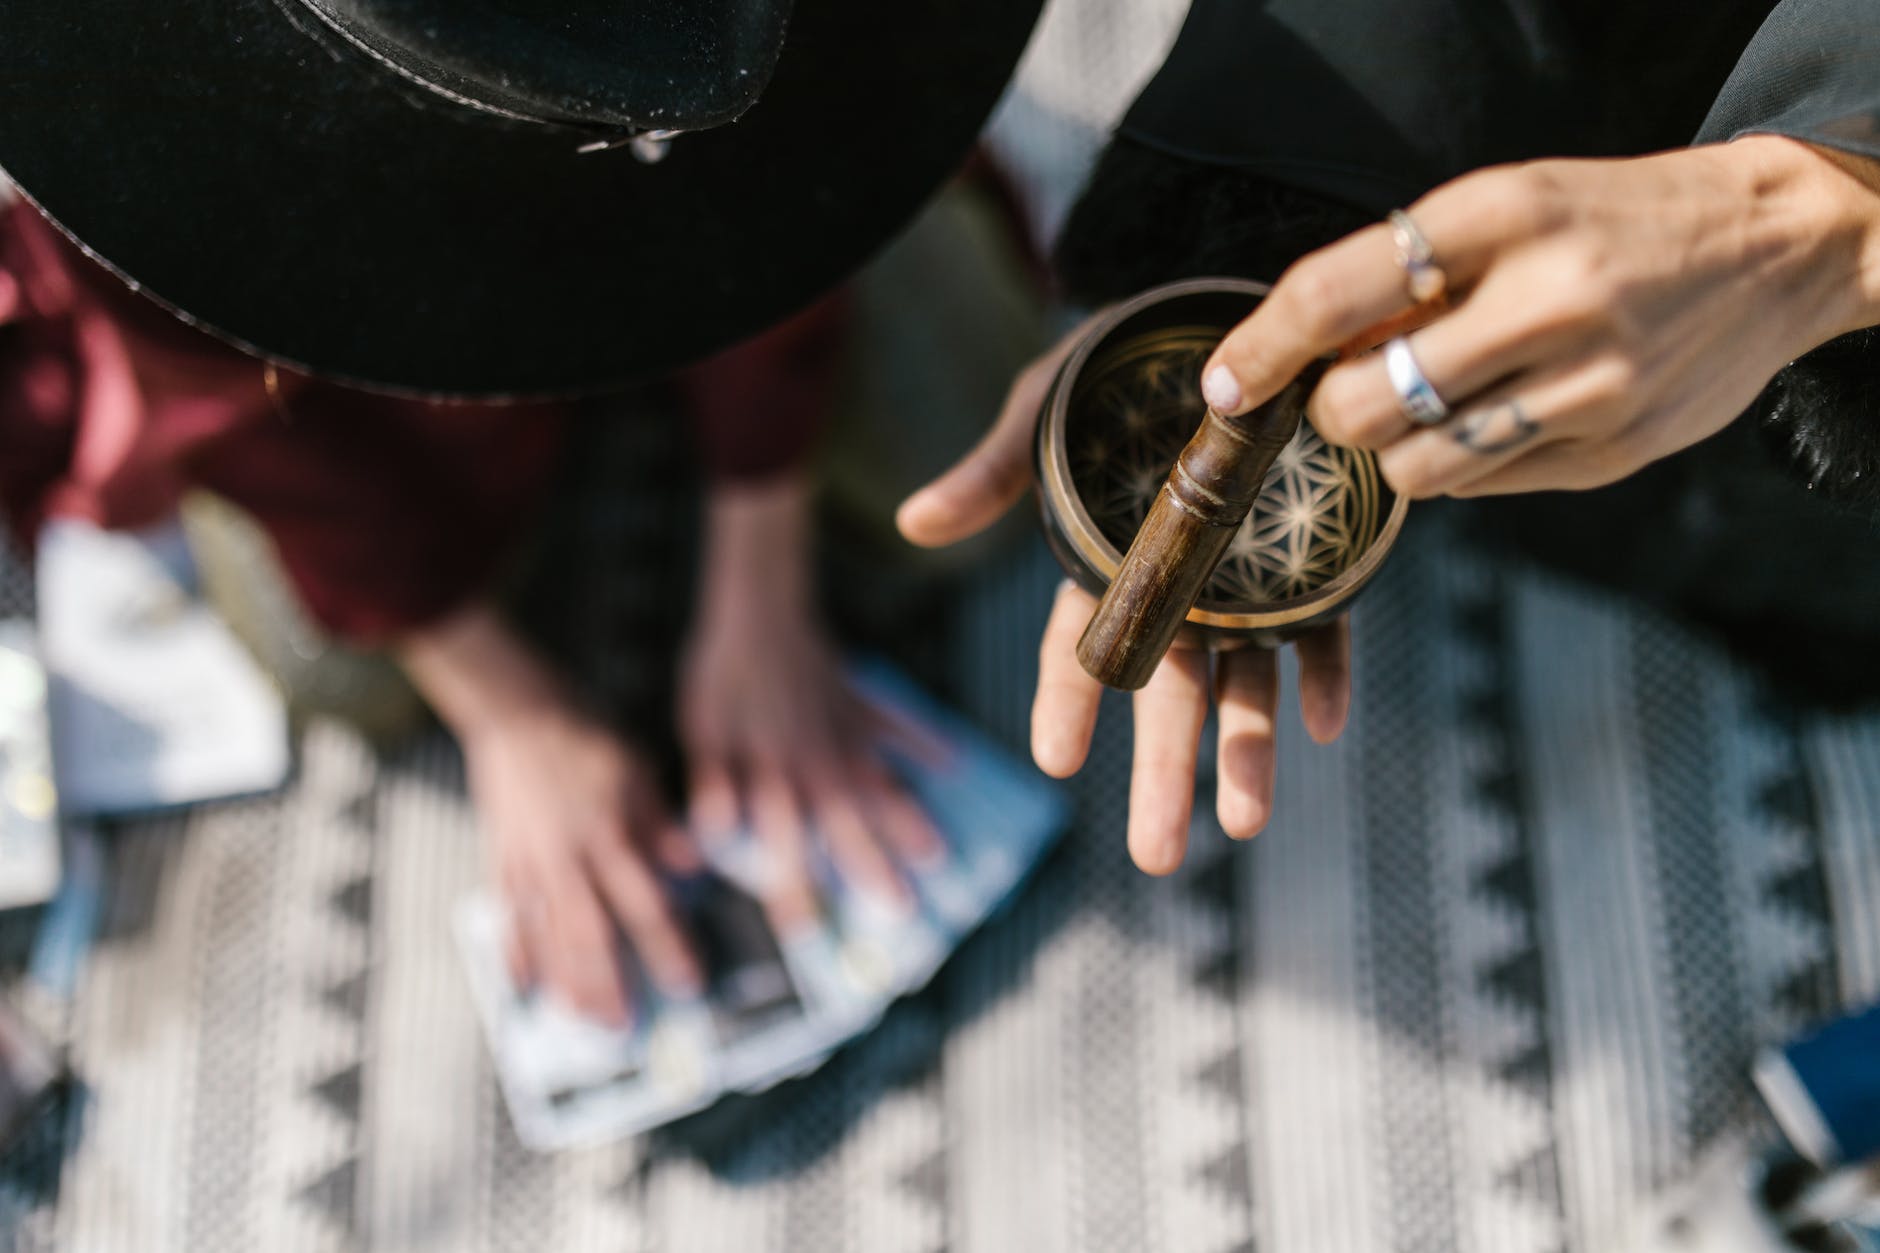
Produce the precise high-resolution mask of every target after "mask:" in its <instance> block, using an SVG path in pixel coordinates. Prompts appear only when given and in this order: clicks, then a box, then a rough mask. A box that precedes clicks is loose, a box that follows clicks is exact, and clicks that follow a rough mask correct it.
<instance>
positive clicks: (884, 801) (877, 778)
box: [850, 761, 946, 867]
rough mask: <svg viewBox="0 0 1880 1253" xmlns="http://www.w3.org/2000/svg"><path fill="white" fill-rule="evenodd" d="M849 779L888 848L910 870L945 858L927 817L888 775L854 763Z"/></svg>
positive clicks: (871, 765)
mask: <svg viewBox="0 0 1880 1253" xmlns="http://www.w3.org/2000/svg"><path fill="white" fill-rule="evenodd" d="M850 778H851V780H852V781H853V783H854V786H855V788H856V791H857V793H858V794H859V795H860V796H861V798H862V801H863V804H864V805H865V806H866V807H867V809H868V810H869V812H871V813H873V814H874V815H875V817H876V819H877V821H879V822H880V824H881V829H882V833H883V835H884V836H885V837H886V838H887V842H888V846H889V847H890V848H891V849H893V850H894V853H895V855H896V856H898V857H899V858H900V859H901V860H902V861H903V862H905V863H906V864H908V865H910V866H915V867H926V866H931V865H933V864H934V863H936V862H938V861H939V860H940V859H941V858H943V857H944V856H945V855H946V840H945V839H944V838H943V837H942V836H941V834H940V832H939V831H938V829H936V828H935V827H934V825H933V820H932V819H930V818H929V817H928V816H927V811H926V810H924V809H922V808H921V807H920V806H919V805H917V804H915V803H914V800H913V798H912V797H910V796H909V795H908V794H907V793H906V792H904V791H902V790H901V787H900V785H899V784H897V783H896V782H895V781H894V780H893V778H891V777H890V776H889V775H888V773H887V771H885V770H883V769H882V768H881V767H880V766H879V765H877V764H875V763H874V762H872V761H857V762H855V763H854V765H853V766H852V767H851V770H850Z"/></svg>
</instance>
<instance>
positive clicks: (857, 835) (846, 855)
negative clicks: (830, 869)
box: [805, 765, 913, 905]
mask: <svg viewBox="0 0 1880 1253" xmlns="http://www.w3.org/2000/svg"><path fill="white" fill-rule="evenodd" d="M805 786H806V788H807V790H808V794H809V800H810V806H811V809H812V811H813V812H814V813H815V815H816V825H817V827H818V829H820V830H821V832H822V834H823V838H824V839H825V840H826V841H827V842H828V847H829V857H830V860H831V861H833V862H834V863H835V868H836V872H837V873H838V874H840V875H841V876H842V878H843V880H844V881H845V882H847V883H850V884H853V885H854V886H855V887H856V888H858V889H860V890H862V891H865V892H869V893H871V894H873V895H875V896H877V897H880V898H881V899H883V900H888V901H894V902H897V903H899V904H903V905H906V904H910V903H911V902H912V900H913V897H912V894H911V893H910V892H909V890H908V887H907V884H906V882H905V881H904V880H903V879H902V878H901V875H900V872H899V871H897V870H896V869H895V867H894V862H893V861H892V860H891V859H890V858H889V857H888V854H887V851H886V850H885V849H884V848H883V847H882V845H881V842H880V838H879V837H878V836H877V834H876V829H875V827H874V826H872V825H871V824H870V822H869V821H868V818H867V817H866V816H865V814H864V811H863V809H862V807H861V805H859V804H858V803H857V798H856V792H855V788H854V785H853V783H852V781H851V780H850V779H848V778H845V777H843V776H842V775H841V774H839V773H837V772H836V771H835V770H834V769H832V768H830V767H829V766H827V765H823V766H814V767H811V768H810V769H809V771H808V777H807V778H806V780H805Z"/></svg>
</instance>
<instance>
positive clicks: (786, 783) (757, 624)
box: [679, 483, 941, 930]
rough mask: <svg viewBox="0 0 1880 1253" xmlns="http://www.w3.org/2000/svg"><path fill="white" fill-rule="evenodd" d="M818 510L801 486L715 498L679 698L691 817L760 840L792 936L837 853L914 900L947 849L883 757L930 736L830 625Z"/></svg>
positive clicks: (698, 825)
mask: <svg viewBox="0 0 1880 1253" xmlns="http://www.w3.org/2000/svg"><path fill="white" fill-rule="evenodd" d="M807 512H808V511H807V506H806V498H805V492H804V488H803V487H802V485H801V484H796V483H789V484H783V485H780V486H773V487H766V488H753V489H745V490H726V489H721V490H719V491H718V492H715V493H714V496H713V500H712V502H711V505H710V518H709V525H708V527H707V535H708V540H707V543H708V546H709V548H710V549H711V551H710V552H709V553H708V554H707V559H706V562H705V586H704V589H703V594H702V596H701V598H700V602H699V611H698V620H697V622H696V623H695V624H694V629H693V635H692V640H691V643H690V646H689V648H688V650H687V655H686V662H685V668H684V674H683V679H682V685H681V690H680V696H679V733H680V738H681V741H682V743H683V747H684V749H685V753H686V760H687V763H688V769H689V773H690V780H691V783H690V788H691V813H690V817H691V824H692V827H693V829H694V830H695V831H696V832H697V833H698V835H699V837H700V838H701V839H702V840H705V841H707V842H710V841H712V840H720V841H722V840H725V839H728V838H730V837H731V836H732V835H733V834H735V833H737V832H740V831H749V832H751V833H752V834H753V835H755V837H756V838H757V840H758V841H759V842H760V843H761V844H762V845H763V846H764V848H765V851H766V853H767V854H768V860H769V862H770V864H771V866H772V868H773V873H772V875H771V876H770V883H769V886H768V888H767V890H766V892H765V902H764V903H765V906H766V908H767V909H768V910H769V912H770V914H771V917H772V920H773V922H774V923H775V924H776V925H777V927H778V928H779V929H780V930H788V929H790V928H793V927H796V926H799V925H801V924H803V923H805V922H807V921H808V920H809V919H810V918H811V917H812V916H813V915H814V913H815V911H816V908H817V906H816V868H815V867H816V861H817V859H818V857H819V856H820V855H822V854H824V853H826V854H827V857H828V859H829V861H830V862H831V863H832V865H833V868H834V870H835V872H836V874H837V875H839V876H840V877H841V878H842V879H843V880H844V881H845V882H847V883H849V884H851V885H853V886H854V887H855V888H857V889H858V890H861V891H865V892H868V893H870V894H872V895H875V896H878V897H880V898H882V899H884V900H888V901H894V902H899V903H902V904H911V903H912V901H913V894H912V890H911V888H910V885H909V883H908V878H907V874H906V870H905V868H906V867H907V866H910V865H916V864H920V863H923V862H931V861H933V860H934V859H935V858H937V857H938V856H939V855H940V853H941V842H940V838H939V836H938V835H937V834H936V833H935V832H934V829H933V825H932V824H931V823H930V822H929V821H928V819H927V816H926V815H925V814H924V813H922V812H921V810H920V808H919V806H917V805H915V804H913V803H912V802H911V801H910V800H909V799H908V796H907V793H906V791H905V790H904V789H903V787H902V786H901V784H900V783H899V782H898V781H897V780H896V779H895V778H894V776H893V775H892V774H890V773H889V771H888V769H887V766H886V763H885V762H884V761H883V760H882V757H881V754H880V748H879V746H880V745H881V744H882V743H883V742H884V741H885V742H890V743H898V744H900V745H901V746H902V747H903V748H904V749H907V750H909V751H913V752H916V753H918V752H919V751H921V747H922V737H921V735H920V733H919V732H917V731H915V730H913V729H912V728H910V727H908V726H906V725H902V724H898V723H896V722H895V721H894V720H893V719H892V717H891V715H888V714H884V713H882V712H881V711H879V710H878V709H876V708H875V707H874V706H871V705H869V704H868V703H866V702H865V701H862V700H861V699H859V698H858V697H857V695H856V694H855V692H854V691H853V689H852V688H851V686H850V684H849V682H848V680H847V678H846V677H845V676H844V674H843V673H842V669H841V667H840V665H839V664H838V663H837V661H836V658H835V655H834V653H833V652H832V651H831V649H830V646H829V642H828V637H827V635H826V633H825V632H824V630H823V628H822V626H821V624H820V623H819V622H818V621H817V620H816V617H815V614H814V611H813V609H812V596H811V582H812V580H811V578H810V575H809V571H808V568H807V564H808V563H807V557H806V553H807V551H808V544H807V543H806V542H803V541H802V540H801V538H800V537H799V536H798V535H797V534H796V532H797V531H799V530H800V529H801V528H802V527H803V526H804V525H805V521H806V517H807ZM817 840H820V841H821V842H822V845H823V847H822V848H820V849H818V848H816V847H815V842H816V841H817Z"/></svg>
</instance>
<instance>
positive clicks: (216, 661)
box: [38, 519, 289, 815]
mask: <svg viewBox="0 0 1880 1253" xmlns="http://www.w3.org/2000/svg"><path fill="white" fill-rule="evenodd" d="M38 590H39V631H40V648H41V653H42V658H43V661H44V663H45V667H46V671H47V674H48V676H49V678H50V683H51V715H52V746H53V767H54V773H55V775H56V777H57V781H58V790H59V798H60V802H61V805H62V807H63V809H64V811H65V812H66V813H67V814H88V815H91V814H115V813H126V812H135V811H139V810H149V809H160V808H166V807H169V806H173V805H183V804H189V803H192V802H196V801H205V800H213V799H217V798H221V797H229V796H241V795H247V794H251V793H255V792H263V791H268V790H271V789H273V788H276V787H279V786H280V785H281V783H282V782H283V781H285V779H286V778H287V771H288V764H289V754H288V738H287V711H286V707H285V705H284V704H283V702H282V700H281V697H280V694H279V693H278V692H277V691H276V690H275V688H274V686H273V684H272V683H270V682H269V680H268V679H267V677H266V676H265V675H264V674H263V673H262V672H261V670H260V668H259V667H258V666H257V665H256V664H255V662H254V660H253V659H252V658H251V657H250V656H249V655H248V653H247V652H246V651H245V650H244V649H243V648H242V646H241V644H240V642H239V641H237V640H236V638H235V636H234V635H233V633H232V632H230V631H229V629H228V627H227V626H226V625H225V624H224V623H223V622H222V621H221V619H220V618H218V617H217V616H216V615H215V613H214V611H213V610H211V609H210V608H209V606H208V605H207V604H205V603H204V602H203V601H202V600H201V599H200V598H199V597H198V596H197V595H196V592H195V579H194V572H193V565H192V563H191V562H190V559H189V550H188V546H187V544H186V543H185V542H184V539H183V534H182V530H181V528H180V527H178V526H176V525H175V524H170V525H167V526H163V527H159V528H154V529H152V530H149V531H142V532H136V533H110V532H105V531H101V530H99V529H97V528H96V527H93V526H91V525H90V524H88V523H85V522H80V521H76V520H72V519H55V520H54V521H52V522H51V523H49V524H48V525H47V526H46V527H45V529H44V531H43V532H42V534H41V538H40V543H39V561H38Z"/></svg>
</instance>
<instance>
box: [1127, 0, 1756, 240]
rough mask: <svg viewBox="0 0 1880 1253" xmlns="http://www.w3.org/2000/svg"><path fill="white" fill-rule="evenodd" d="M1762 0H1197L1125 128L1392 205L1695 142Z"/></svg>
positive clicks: (1215, 158) (1179, 150)
mask: <svg viewBox="0 0 1880 1253" xmlns="http://www.w3.org/2000/svg"><path fill="white" fill-rule="evenodd" d="M1767 12H1768V0H1724V2H1723V3H1719V4H1715V5H1706V6H1704V7H1703V10H1702V15H1701V20H1694V18H1696V17H1697V14H1696V11H1695V10H1694V9H1693V8H1692V7H1691V6H1690V5H1688V4H1683V3H1671V2H1670V0H1656V2H1650V0H1648V2H1646V3H1633V4H1622V3H1610V2H1609V3H1598V2H1596V0H1337V2H1334V3H1327V2H1326V0H1264V2H1261V0H1195V4H1194V6H1193V7H1192V8H1191V9H1190V10H1189V14H1188V20H1187V22H1186V23H1185V24H1184V25H1183V27H1182V31H1181V35H1180V36H1179V38H1178V39H1177V40H1176V43H1175V46H1174V48H1173V49H1172V50H1171V51H1170V53H1169V57H1168V60H1167V62H1166V63H1165V64H1164V67H1163V69H1162V71H1161V72H1160V73H1159V74H1157V75H1156V77H1155V78H1154V79H1153V80H1152V81H1151V82H1150V83H1149V85H1148V86H1147V87H1146V88H1145V89H1144V90H1143V92H1142V94H1141V96H1140V97H1138V99H1137V100H1136V102H1135V104H1134V105H1133V106H1132V107H1131V108H1130V110H1129V113H1128V114H1127V116H1126V117H1125V118H1124V120H1123V122H1122V124H1121V126H1120V127H1119V128H1118V130H1119V132H1120V134H1122V135H1124V136H1126V137H1128V138H1130V139H1133V140H1136V141H1137V142H1139V143H1143V144H1146V145H1148V146H1150V147H1155V148H1160V149H1162V150H1163V151H1165V152H1168V153H1170V154H1171V155H1176V156H1181V157H1185V158H1188V159H1190V160H1195V161H1200V162H1203V163H1206V164H1212V165H1224V166H1235V167H1239V168H1242V169H1251V170H1258V171H1260V172H1262V173H1265V174H1267V175H1269V176H1270V177H1272V178H1273V179H1274V180H1275V181H1279V182H1284V183H1287V184H1289V185H1291V186H1294V187H1299V188H1302V189H1304V190H1307V191H1314V192H1318V193H1320V194H1322V195H1324V196H1327V197H1329V198H1332V199H1334V200H1338V201H1342V202H1345V203H1349V204H1352V205H1355V206H1357V207H1359V208H1363V209H1366V210H1368V211H1370V212H1372V213H1373V214H1381V213H1383V212H1384V211H1385V210H1387V209H1389V208H1391V207H1392V206H1393V205H1397V204H1401V203H1403V202H1405V201H1408V200H1412V199H1414V198H1415V197H1417V196H1419V195H1421V194H1422V193H1423V192H1425V191H1427V190H1429V189H1430V188H1431V187H1433V186H1435V185H1436V184H1437V183H1440V182H1443V181H1444V180H1446V179H1449V178H1453V177H1455V176H1456V175H1458V174H1462V173H1464V172H1466V171H1468V170H1472V169H1476V168H1478V167H1480V166H1483V165H1491V164H1494V163H1496V162H1501V161H1513V160H1519V159H1522V158H1527V157H1535V156H1612V155H1621V154H1629V153H1638V152H1647V151H1651V150H1653V149H1657V148H1667V147H1674V146H1677V145H1681V144H1684V143H1687V142H1689V141H1690V138H1691V136H1692V135H1693V134H1695V133H1696V131H1697V128H1698V126H1699V125H1700V124H1701V123H1702V121H1703V118H1704V115H1705V112H1706V111H1707V110H1708V109H1709V107H1710V104H1711V101H1712V100H1713V99H1714V98H1715V96H1716V94H1717V91H1718V89H1719V88H1720V87H1722V85H1723V83H1724V81H1725V79H1726V78H1727V77H1728V75H1729V73H1730V69H1731V67H1732V66H1733V65H1734V64H1735V63H1736V60H1737V58H1738V56H1739V55H1740V54H1741V53H1742V50H1743V47H1744V45H1745V44H1746V43H1747V42H1748V41H1749V40H1750V38H1751V36H1752V35H1753V34H1754V33H1755V31H1756V28H1757V26H1758V24H1759V23H1760V22H1761V21H1762V19H1763V17H1764V15H1765V14H1766V13H1767Z"/></svg>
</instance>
